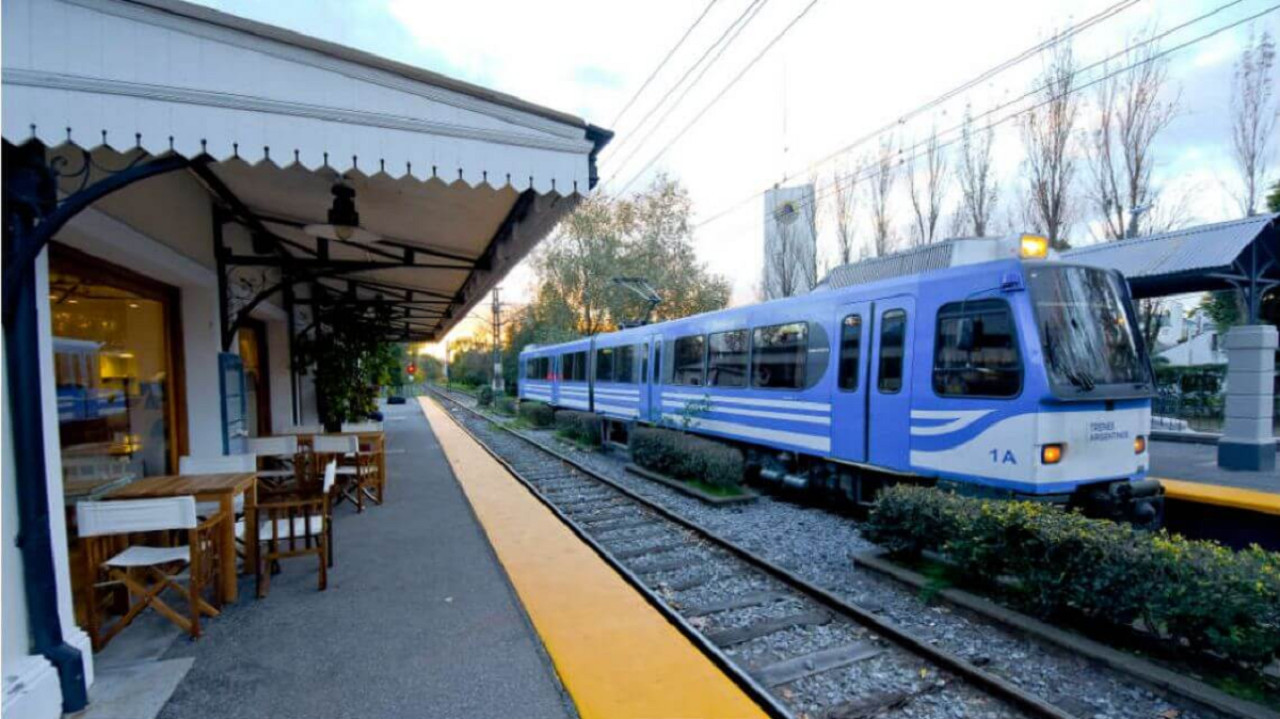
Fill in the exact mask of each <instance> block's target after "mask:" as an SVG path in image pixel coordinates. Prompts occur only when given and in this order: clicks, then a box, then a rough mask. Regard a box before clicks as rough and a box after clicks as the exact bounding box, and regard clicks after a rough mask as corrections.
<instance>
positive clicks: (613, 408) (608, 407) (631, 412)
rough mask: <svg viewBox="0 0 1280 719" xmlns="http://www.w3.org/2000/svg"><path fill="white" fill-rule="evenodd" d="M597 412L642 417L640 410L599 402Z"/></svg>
mask: <svg viewBox="0 0 1280 719" xmlns="http://www.w3.org/2000/svg"><path fill="white" fill-rule="evenodd" d="M596 411H597V412H612V413H614V414H620V415H622V416H624V417H639V416H640V410H638V409H636V408H635V407H621V406H619V405H616V404H600V403H599V402H596Z"/></svg>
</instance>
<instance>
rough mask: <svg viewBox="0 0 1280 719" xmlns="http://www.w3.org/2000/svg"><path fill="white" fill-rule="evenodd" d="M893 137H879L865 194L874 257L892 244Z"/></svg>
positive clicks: (881, 253)
mask: <svg viewBox="0 0 1280 719" xmlns="http://www.w3.org/2000/svg"><path fill="white" fill-rule="evenodd" d="M893 155H894V153H893V137H891V136H889V135H885V136H884V137H882V138H880V150H879V152H878V153H877V154H876V157H875V160H874V162H873V164H872V168H871V169H872V175H871V182H870V183H869V185H868V192H867V196H868V199H869V200H870V203H871V238H872V242H873V245H872V246H873V248H874V249H875V253H876V257H884V256H885V255H887V254H889V251H890V250H891V249H892V246H893V225H892V223H893V214H892V212H890V209H889V197H890V195H892V194H893V184H894V182H895V180H897V172H896V168H895V167H894V156H893Z"/></svg>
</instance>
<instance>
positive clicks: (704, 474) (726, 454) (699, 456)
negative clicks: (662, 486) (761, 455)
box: [631, 427, 743, 488]
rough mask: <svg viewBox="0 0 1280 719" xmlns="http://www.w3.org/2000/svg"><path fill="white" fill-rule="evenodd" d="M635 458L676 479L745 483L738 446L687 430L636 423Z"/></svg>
mask: <svg viewBox="0 0 1280 719" xmlns="http://www.w3.org/2000/svg"><path fill="white" fill-rule="evenodd" d="M631 458H632V460H633V461H634V462H635V463H636V464H638V465H640V466H641V467H644V468H645V469H650V470H653V471H654V472H658V473H661V474H665V475H667V476H668V477H672V478H675V479H681V480H684V481H691V480H696V481H699V482H705V483H707V484H709V485H711V486H713V487H724V488H731V487H737V486H739V485H740V484H742V472H743V460H742V452H741V451H740V450H739V449H738V448H736V447H730V446H729V445H726V444H721V443H720V442H716V441H713V440H709V439H703V438H702V437H697V436H694V435H692V434H688V433H685V432H675V431H672V430H669V429H656V428H652V427H636V428H635V429H633V430H632V432H631Z"/></svg>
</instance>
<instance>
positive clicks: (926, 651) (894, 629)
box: [431, 388, 1077, 719]
mask: <svg viewBox="0 0 1280 719" xmlns="http://www.w3.org/2000/svg"><path fill="white" fill-rule="evenodd" d="M431 392H432V393H433V394H434V395H436V396H439V397H441V398H443V399H446V400H448V401H449V402H451V403H453V404H454V405H456V406H457V407H459V408H460V409H463V410H465V411H467V412H468V413H470V414H472V415H474V416H476V417H478V418H480V419H482V420H484V421H486V422H489V423H490V424H493V425H494V426H496V427H497V428H498V429H500V430H502V431H504V432H506V433H508V434H510V435H512V436H514V437H517V438H518V439H520V440H523V441H524V442H525V443H527V444H529V445H530V446H532V447H534V448H536V449H538V450H540V451H542V452H544V453H545V454H548V455H551V456H552V457H554V458H556V459H557V460H559V461H560V462H563V463H564V464H567V465H569V466H570V467H572V468H574V469H575V470H577V471H578V472H581V473H582V474H584V475H586V476H587V477H589V478H591V479H593V480H595V481H598V482H600V483H602V484H605V485H607V486H609V487H611V488H612V489H614V490H616V491H617V492H619V493H620V494H622V495H623V496H625V497H627V498H628V499H631V500H632V501H634V502H637V503H639V504H640V505H642V506H644V507H645V508H646V509H649V510H651V511H653V512H654V513H656V514H658V515H660V516H661V517H663V518H664V519H667V520H669V521H671V522H673V523H675V524H677V525H679V526H681V527H683V528H685V529H687V530H689V531H691V532H693V533H695V534H697V535H699V536H700V537H702V538H703V539H705V540H707V541H708V542H711V543H712V544H715V545H716V546H717V547H719V548H721V549H724V550H725V551H727V552H729V553H730V554H732V555H734V556H736V557H738V558H739V559H741V560H743V561H744V562H746V563H747V564H749V565H752V566H753V567H755V568H757V569H759V570H761V571H763V572H765V573H766V574H768V575H769V576H771V577H773V578H774V579H776V580H778V581H780V582H782V583H783V584H785V585H787V586H788V587H790V588H791V589H793V590H795V591H797V592H800V593H802V594H805V595H808V596H809V597H811V598H812V599H814V600H816V601H817V602H818V603H820V604H822V605H824V606H826V607H827V608H829V609H831V610H833V611H835V612H836V613H838V614H840V615H842V616H844V617H846V618H848V619H851V620H853V621H855V622H857V623H858V624H861V625H862V626H864V627H866V628H868V629H870V630H872V631H873V632H876V633H878V634H879V635H880V636H883V637H886V638H888V639H889V640H890V641H893V642H894V643H896V644H898V645H899V646H900V647H902V648H904V649H906V650H907V651H909V652H911V653H913V654H916V655H918V656H921V657H924V658H926V659H928V660H930V661H932V662H934V663H935V664H937V665H938V666H940V667H942V668H944V669H946V670H947V671H950V672H952V673H953V674H955V675H957V676H959V677H960V678H962V679H964V680H965V681H967V682H969V683H970V684H972V685H974V686H975V687H978V688H980V689H982V690H983V691H985V692H986V693H988V694H991V695H993V696H995V697H996V698H998V699H1002V700H1004V701H1006V702H1008V703H1009V704H1011V705H1013V706H1016V707H1018V708H1019V709H1022V710H1023V711H1026V712H1028V713H1029V714H1031V715H1033V716H1037V717H1045V718H1047V719H1077V718H1076V716H1075V715H1074V714H1072V713H1070V712H1067V711H1065V710H1063V709H1061V708H1059V707H1057V706H1055V705H1053V704H1051V703H1049V702H1047V701H1045V700H1044V699H1041V698H1040V697H1038V696H1036V695H1034V694H1031V693H1030V692H1028V691H1026V690H1024V689H1022V688H1021V687H1019V686H1017V685H1016V684H1014V683H1012V682H1010V681H1009V680H1007V679H1004V678H1003V677H1000V676H997V675H995V674H992V673H990V672H987V671H984V670H982V669H981V668H979V667H977V666H975V665H974V664H972V663H970V662H969V661H967V660H965V659H964V658H963V657H960V656H959V655H956V654H953V653H951V652H949V651H947V650H945V649H941V648H939V647H936V646H933V645H931V644H929V643H928V642H926V641H925V640H923V639H921V638H920V637H917V636H915V635H914V634H912V633H911V632H909V631H908V630H906V629H903V628H902V627H900V626H898V625H897V624H894V623H892V622H890V621H887V620H885V619H882V618H880V617H878V616H876V615H875V614H873V613H871V612H869V611H867V610H866V609H863V608H862V607H859V606H857V605H855V604H852V603H850V602H847V601H845V600H844V599H841V598H840V597H838V596H836V595H835V594H834V593H832V592H830V591H829V590H827V589H824V588H822V587H819V586H817V585H816V584H813V583H811V582H809V581H808V580H806V579H803V578H802V577H800V576H798V575H797V574H795V573H793V572H791V571H790V570H787V569H784V568H783V567H781V566H779V565H777V564H775V563H774V562H772V561H770V560H768V559H766V558H764V557H763V556H761V555H759V554H756V553H755V552H752V551H750V550H748V549H746V548H744V547H742V546H740V545H738V544H736V543H735V542H733V541H731V540H729V539H726V538H724V537H722V536H720V535H719V534H717V533H716V532H714V531H712V530H711V529H708V528H707V527H704V526H702V525H701V524H699V523H697V522H694V521H692V520H689V519H686V518H685V517H682V516H680V515H679V514H676V513H675V512H673V511H671V510H669V509H667V508H666V507H664V506H662V505H660V504H658V503H656V502H654V501H653V500H650V499H647V498H646V497H643V496H641V495H639V494H637V493H636V492H634V491H633V490H631V489H629V488H627V487H624V486H622V485H621V484H619V483H618V482H616V481H615V480H613V479H610V478H608V477H605V476H603V475H602V474H600V473H599V472H597V471H596V470H594V469H591V468H589V467H587V466H585V465H583V464H581V463H580V462H578V461H577V460H575V459H573V458H572V457H569V456H567V455H565V454H562V453H560V452H559V451H557V450H555V449H552V448H550V447H547V446H545V445H543V444H542V443H541V442H538V441H537V440H534V439H532V438H530V437H528V436H526V435H524V434H523V433H521V432H517V431H516V430H513V429H511V428H509V427H506V426H503V425H502V424H501V423H500V422H494V421H493V418H492V417H489V416H487V415H486V414H484V413H483V412H480V411H479V410H476V409H475V408H472V407H468V406H467V405H465V404H463V403H462V402H460V401H458V400H457V399H455V398H453V397H450V396H449V395H448V394H446V393H444V392H441V391H439V390H437V389H434V388H433V389H432V390H431ZM446 414H448V413H447V412H446ZM450 416H451V417H452V415H450ZM454 421H455V422H457V424H458V426H460V427H462V428H463V430H464V431H465V432H466V433H467V434H468V435H469V436H470V437H472V438H473V439H475V441H476V442H478V443H479V444H480V446H482V447H484V449H485V451H486V452H488V453H489V454H490V455H491V456H493V457H494V458H495V459H497V460H498V461H499V462H500V463H501V464H502V465H503V466H504V467H506V468H507V471H509V472H511V474H512V476H514V477H516V479H518V480H519V481H520V482H521V483H522V484H523V485H524V486H525V487H526V488H528V489H529V490H530V491H531V492H533V494H534V496H536V497H537V498H538V499H539V501H541V502H542V503H543V504H544V505H546V506H547V507H548V508H550V509H551V510H552V511H554V512H555V513H556V515H557V516H558V517H560V519H561V520H562V521H564V522H565V523H566V524H567V525H568V526H569V527H570V528H571V529H572V530H573V531H574V533H575V534H577V535H578V536H580V537H582V538H583V539H584V540H585V541H587V542H588V543H589V544H590V546H592V548H593V549H595V550H596V552H597V553H598V554H600V556H601V557H602V558H604V559H605V561H607V562H608V563H609V564H610V565H611V566H613V567H614V568H615V569H617V570H618V571H619V572H620V573H622V574H623V576H624V577H625V578H627V581H628V582H629V583H631V584H632V585H633V586H636V587H637V588H638V589H640V590H641V592H642V594H643V595H644V596H645V597H646V599H648V600H649V601H650V603H651V604H654V605H655V606H657V607H658V608H659V610H660V611H662V612H663V614H664V615H665V616H667V617H668V618H669V619H671V620H672V622H673V623H675V624H676V625H677V626H679V627H680V628H681V630H682V631H684V632H685V633H686V635H687V636H690V637H691V639H692V640H693V641H695V642H696V643H697V645H698V646H699V647H702V648H704V650H706V651H708V653H709V655H710V656H712V658H713V660H715V662H716V664H717V665H720V666H722V667H724V666H728V667H730V668H731V669H730V671H731V672H732V673H731V674H730V676H731V677H733V678H734V679H735V681H736V680H737V678H738V677H739V676H740V674H739V672H740V670H738V669H737V668H736V666H734V665H733V664H732V661H731V660H729V659H728V658H727V657H725V655H724V654H723V652H721V651H720V649H719V648H718V647H714V645H710V643H709V642H707V641H706V640H705V639H703V638H702V636H701V634H699V633H698V632H697V630H695V629H693V628H692V627H690V626H689V625H688V624H687V623H686V622H685V621H684V619H683V618H681V617H678V616H673V615H674V614H675V612H674V610H673V609H671V608H670V607H669V606H668V605H666V603H665V602H663V601H662V600H661V599H658V598H657V597H656V596H655V595H653V593H652V592H650V591H649V590H648V588H647V587H645V586H644V584H643V582H641V581H640V580H639V578H637V577H635V576H634V575H633V574H632V573H631V572H630V571H629V570H627V569H626V568H625V567H623V566H621V564H620V563H619V562H617V561H616V560H615V559H614V558H613V556H612V555H611V554H610V553H609V552H608V550H606V549H604V548H603V547H601V546H600V545H599V544H597V543H596V542H595V541H594V540H593V539H591V538H590V537H589V536H587V535H586V534H585V532H584V531H583V530H582V529H581V528H580V527H578V525H577V524H576V523H575V522H573V521H572V520H570V519H568V518H567V517H566V516H565V515H564V514H563V513H562V512H560V511H559V510H558V509H557V508H556V507H554V506H553V505H552V504H551V503H550V501H549V500H548V499H546V498H544V497H543V496H542V495H541V494H540V493H539V492H538V491H537V490H536V488H534V487H533V486H532V485H531V484H530V483H529V482H527V481H525V480H524V478H523V477H521V476H520V474H519V472H517V471H516V470H515V468H514V467H513V466H512V465H511V464H510V463H509V462H507V461H506V460H505V459H503V458H502V457H501V456H499V455H498V454H497V452H495V451H494V450H493V449H492V448H491V447H489V445H488V444H486V443H485V442H484V441H483V440H481V439H480V438H479V437H477V436H476V435H475V433H473V432H472V431H471V430H470V428H468V427H466V426H465V425H464V424H463V423H462V422H458V421H457V419H456V418H454ZM743 674H745V673H743ZM745 681H747V682H749V684H747V685H743V686H744V687H745V686H751V687H758V684H757V683H756V682H755V680H754V679H752V678H749V677H748V678H746V679H745ZM759 690H760V691H764V690H763V689H759ZM755 691H756V689H753V691H752V692H750V693H751V694H752V696H753V698H754V697H755ZM773 701H774V702H776V700H773ZM788 711H789V710H788Z"/></svg>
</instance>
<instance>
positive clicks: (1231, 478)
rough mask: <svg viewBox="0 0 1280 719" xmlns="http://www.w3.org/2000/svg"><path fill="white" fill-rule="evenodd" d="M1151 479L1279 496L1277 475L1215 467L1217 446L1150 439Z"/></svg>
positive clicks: (1279, 484) (1279, 473) (1279, 480)
mask: <svg viewBox="0 0 1280 719" xmlns="http://www.w3.org/2000/svg"><path fill="white" fill-rule="evenodd" d="M1149 451H1150V453H1151V469H1150V472H1149V474H1150V475H1151V476H1152V477H1159V478H1161V479H1171V480H1175V481H1179V482H1184V483H1193V484H1204V485H1210V486H1218V487H1234V488H1237V489H1242V490H1248V491H1252V492H1261V493H1265V494H1276V495H1280V472H1233V471H1229V470H1225V469H1222V468H1220V467H1219V466H1218V446H1217V445H1216V444H1202V443H1198V442H1166V441H1160V440H1153V441H1152V442H1151V443H1150V445H1149Z"/></svg>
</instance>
